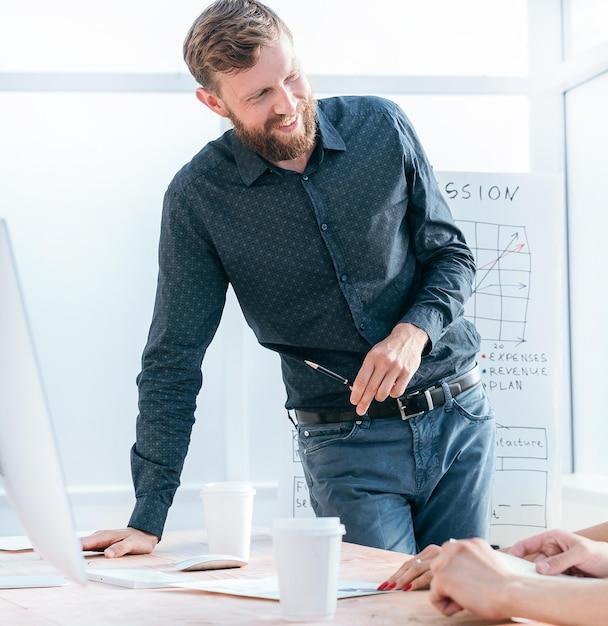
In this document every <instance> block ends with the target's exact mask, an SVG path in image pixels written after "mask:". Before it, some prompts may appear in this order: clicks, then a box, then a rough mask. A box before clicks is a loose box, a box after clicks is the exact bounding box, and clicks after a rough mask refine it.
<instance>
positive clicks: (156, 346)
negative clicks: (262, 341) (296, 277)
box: [129, 187, 228, 539]
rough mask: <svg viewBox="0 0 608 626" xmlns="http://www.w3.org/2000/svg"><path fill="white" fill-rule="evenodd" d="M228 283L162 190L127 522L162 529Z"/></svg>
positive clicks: (185, 207)
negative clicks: (155, 277)
mask: <svg viewBox="0 0 608 626" xmlns="http://www.w3.org/2000/svg"><path fill="white" fill-rule="evenodd" d="M227 287H228V281H227V278H226V276H225V274H224V271H223V269H222V266H221V263H220V262H219V260H218V258H217V255H216V254H215V250H214V248H213V246H212V245H211V243H210V241H209V240H208V239H207V238H206V237H205V231H204V228H203V225H202V224H201V223H200V220H198V219H197V215H196V214H195V213H194V212H193V211H191V210H190V207H189V203H188V202H187V201H186V200H185V199H184V198H182V197H180V196H179V195H178V194H176V193H175V191H174V190H173V189H172V188H171V187H170V188H169V190H168V191H167V193H166V194H165V200H164V205H163V217H162V222H161V235H160V245H159V275H158V284H157V292H156V301H155V305H154V314H153V318H152V323H151V327H150V332H149V335H148V341H147V344H146V347H145V349H144V352H143V357H142V369H141V372H140V374H139V376H138V378H137V384H138V390H139V415H138V417H137V424H136V443H135V444H134V446H133V448H132V450H131V472H132V477H133V484H134V487H135V497H136V503H135V508H134V510H133V513H132V515H131V519H130V521H129V526H131V527H133V528H138V529H139V530H144V531H147V532H150V533H152V534H154V535H156V536H157V537H158V538H159V539H160V537H161V535H162V531H163V528H164V524H165V521H166V517H167V513H168V510H169V507H170V506H171V504H172V502H173V497H174V495H175V491H176V490H177V488H178V486H179V484H180V475H181V472H182V468H183V464H184V460H185V457H186V453H187V451H188V446H189V443H190V435H191V430H192V425H193V424H194V420H195V417H194V412H195V409H196V397H197V395H198V393H199V391H200V388H201V385H202V372H201V364H202V360H203V357H204V354H205V352H206V350H207V347H208V346H209V344H210V343H211V340H212V338H213V336H214V335H215V332H216V330H217V328H218V325H219V322H220V318H221V315H222V310H223V307H224V303H225V298H226V290H227Z"/></svg>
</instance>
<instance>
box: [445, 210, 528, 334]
mask: <svg viewBox="0 0 608 626" xmlns="http://www.w3.org/2000/svg"><path fill="white" fill-rule="evenodd" d="M457 223H458V226H459V227H460V229H461V230H462V232H463V233H464V236H465V238H466V241H467V244H468V245H469V247H470V248H471V250H472V252H473V254H474V256H475V260H476V264H477V275H476V277H475V283H474V285H473V295H472V296H471V298H470V300H469V302H468V303H467V305H466V309H465V316H466V317H467V318H468V319H469V320H470V321H471V322H473V324H475V326H476V327H477V330H478V331H479V334H480V335H481V336H482V337H483V338H484V339H487V340H490V341H500V342H502V343H506V342H513V343H516V344H519V343H522V342H524V341H526V326H527V323H528V303H529V300H530V277H531V272H532V255H531V253H530V246H529V244H528V237H527V234H526V227H525V226H514V225H508V224H494V223H489V222H477V221H467V220H457Z"/></svg>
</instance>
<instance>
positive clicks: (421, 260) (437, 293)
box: [395, 105, 476, 353]
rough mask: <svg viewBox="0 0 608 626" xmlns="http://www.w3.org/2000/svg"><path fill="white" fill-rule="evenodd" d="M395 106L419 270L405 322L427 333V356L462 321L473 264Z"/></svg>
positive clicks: (413, 134) (410, 129)
mask: <svg viewBox="0 0 608 626" xmlns="http://www.w3.org/2000/svg"><path fill="white" fill-rule="evenodd" d="M395 107H396V110H397V112H396V116H395V117H396V123H397V127H398V132H399V133H400V134H401V141H402V145H403V149H404V169H405V176H406V180H407V186H408V192H409V200H408V207H407V220H408V224H409V228H410V233H411V237H412V242H413V245H414V251H415V255H416V260H417V264H418V267H419V269H420V287H419V289H418V291H417V294H416V297H415V298H414V301H413V302H412V305H411V306H410V307H409V309H408V310H407V312H406V313H405V314H404V316H403V318H402V319H401V321H402V322H409V323H411V324H414V325H415V326H418V327H419V328H422V329H423V330H424V331H425V332H426V333H427V334H428V336H429V340H430V345H429V344H427V348H426V350H425V353H428V352H430V350H431V349H432V346H433V345H434V344H436V343H437V342H438V341H439V340H440V339H441V337H442V336H443V335H444V334H445V332H446V331H447V329H448V327H449V326H450V324H452V322H454V320H456V319H459V318H460V317H462V315H463V313H464V305H465V303H466V301H467V300H468V299H469V298H470V296H471V293H472V284H473V279H474V276H475V271H476V270H475V259H474V257H473V254H472V252H471V250H470V248H469V247H468V246H467V244H466V241H465V238H464V235H463V234H462V232H461V231H460V229H459V228H458V227H457V226H456V224H455V222H454V218H453V216H452V213H451V211H450V208H449V206H448V204H447V201H446V199H445V197H444V196H443V195H442V193H441V190H440V188H439V185H438V184H437V181H436V179H435V176H434V173H433V169H432V167H431V165H430V163H429V161H428V159H427V156H426V154H425V151H424V149H423V147H422V145H421V143H420V140H419V139H418V136H417V134H416V132H415V130H414V128H413V127H412V125H411V123H410V122H409V120H408V119H407V117H406V116H405V114H404V113H403V111H401V109H399V107H397V106H396V105H395Z"/></svg>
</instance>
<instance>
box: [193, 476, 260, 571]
mask: <svg viewBox="0 0 608 626" xmlns="http://www.w3.org/2000/svg"><path fill="white" fill-rule="evenodd" d="M254 495H255V489H254V488H253V485H252V484H251V483H249V482H239V481H232V482H230V481H228V482H215V483H205V484H204V485H203V488H202V490H201V498H202V500H203V510H204V513H205V521H206V526H207V542H208V544H209V551H210V552H211V553H213V554H224V555H226V554H229V555H233V556H236V557H237V558H239V559H242V560H244V561H248V560H249V553H250V549H251V520H252V516H253V496H254Z"/></svg>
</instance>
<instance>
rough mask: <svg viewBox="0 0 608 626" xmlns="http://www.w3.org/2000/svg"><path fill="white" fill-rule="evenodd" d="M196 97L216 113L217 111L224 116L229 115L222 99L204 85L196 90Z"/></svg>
mask: <svg viewBox="0 0 608 626" xmlns="http://www.w3.org/2000/svg"><path fill="white" fill-rule="evenodd" d="M196 97H197V99H198V100H200V101H201V102H202V103H203V104H204V105H205V106H207V107H209V108H210V109H211V110H212V111H213V112H214V113H217V114H218V115H221V116H222V117H228V111H226V109H225V108H224V105H223V104H222V101H221V100H220V99H219V98H218V97H217V96H215V95H213V94H212V93H211V92H210V91H207V90H206V89H205V88H204V87H199V88H198V89H197V90H196Z"/></svg>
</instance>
